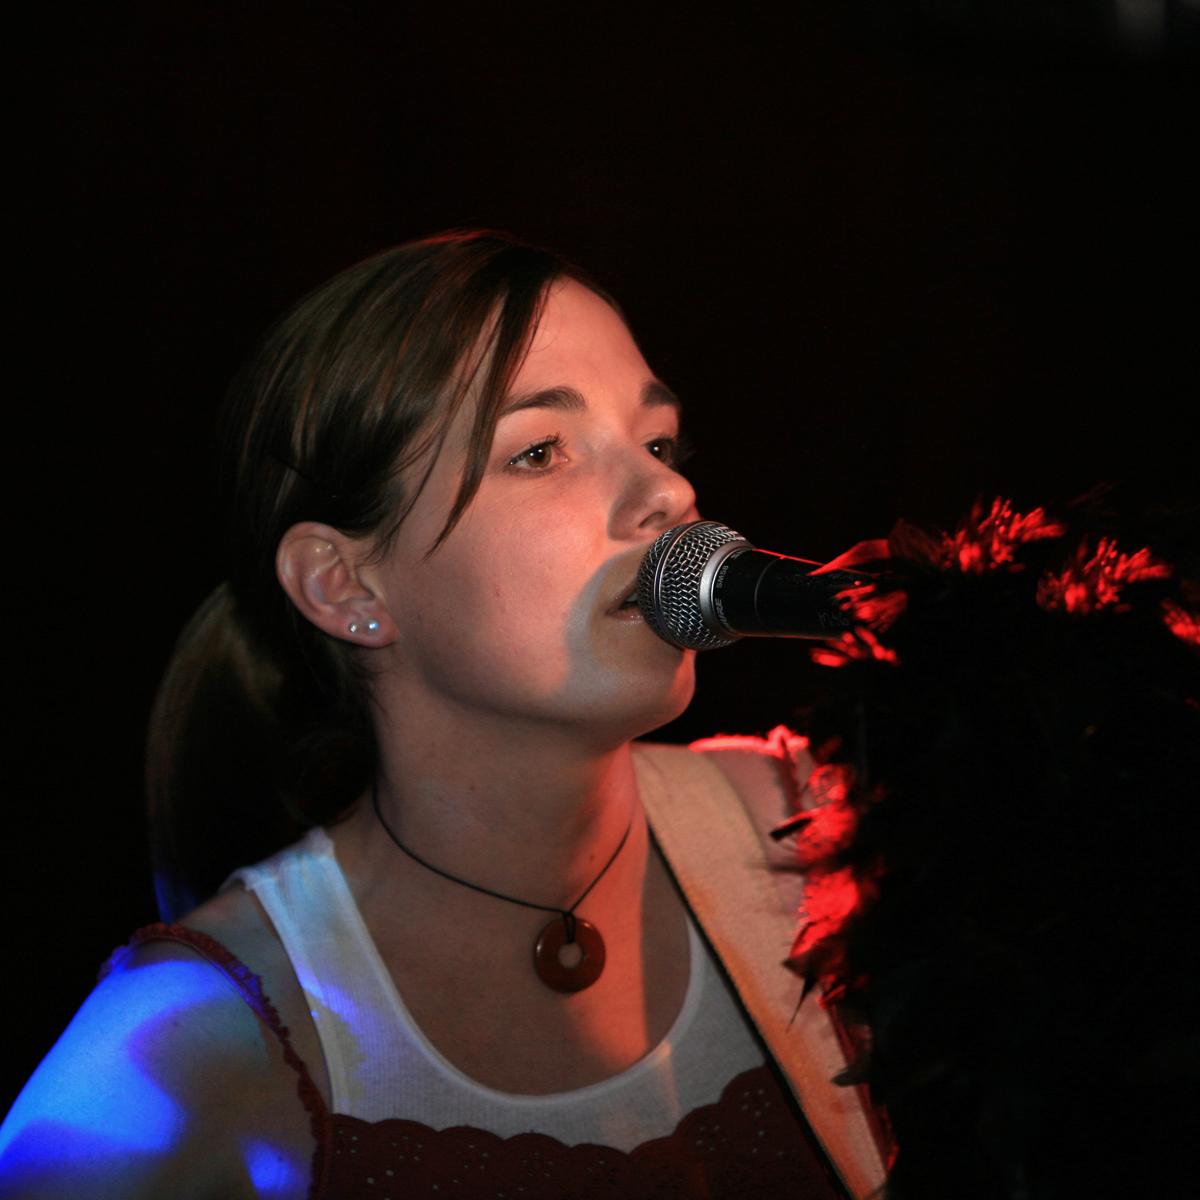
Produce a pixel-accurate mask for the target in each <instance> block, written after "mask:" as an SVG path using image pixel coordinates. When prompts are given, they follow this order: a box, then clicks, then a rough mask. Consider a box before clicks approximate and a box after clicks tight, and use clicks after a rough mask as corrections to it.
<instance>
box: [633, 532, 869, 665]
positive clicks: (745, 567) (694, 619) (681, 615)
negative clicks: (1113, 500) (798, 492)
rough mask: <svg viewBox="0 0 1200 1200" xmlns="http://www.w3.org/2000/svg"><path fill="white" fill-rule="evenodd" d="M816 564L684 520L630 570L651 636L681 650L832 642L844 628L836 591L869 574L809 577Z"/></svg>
mask: <svg viewBox="0 0 1200 1200" xmlns="http://www.w3.org/2000/svg"><path fill="white" fill-rule="evenodd" d="M820 565H821V564H820V563H815V562H810V561H808V560H807V559H803V558H789V557H788V556H787V555H786V554H773V553H772V552H771V551H770V550H757V549H755V547H754V546H752V545H751V544H750V543H749V542H748V541H746V539H745V538H744V537H742V535H741V534H740V533H735V532H734V531H733V530H732V529H730V528H729V527H728V526H727V525H722V524H721V523H720V522H719V521H692V522H691V523H690V524H688V525H676V526H675V528H674V529H668V530H667V532H666V533H664V534H662V535H661V536H659V538H658V539H657V540H656V541H655V542H654V544H653V545H652V546H651V547H650V549H649V551H648V552H647V554H646V557H645V558H644V559H643V560H642V565H641V567H640V568H639V569H638V579H637V600H638V607H639V608H640V609H641V610H642V616H643V617H644V618H645V620H646V624H647V625H649V626H650V628H651V629H653V630H654V632H655V633H657V634H658V636H659V637H661V638H663V639H664V640H665V641H668V642H670V643H672V645H675V646H679V647H681V648H682V649H684V650H715V649H716V648H717V647H719V646H729V645H731V644H732V643H733V642H736V641H738V640H739V639H740V638H743V637H799V638H828V637H835V636H836V635H837V634H839V633H841V632H843V631H844V630H846V629H849V628H850V626H851V623H852V622H851V620H850V618H849V617H848V616H847V615H846V613H845V612H843V611H842V605H841V601H839V600H838V598H837V597H838V593H839V592H844V591H847V590H848V589H850V588H854V587H862V586H864V585H866V584H867V583H869V582H871V576H870V575H864V574H862V573H861V572H858V571H829V572H827V573H825V574H822V575H814V574H813V573H812V572H813V569H814V568H816V567H818V566H820Z"/></svg>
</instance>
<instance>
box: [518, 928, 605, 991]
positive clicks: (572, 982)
mask: <svg viewBox="0 0 1200 1200" xmlns="http://www.w3.org/2000/svg"><path fill="white" fill-rule="evenodd" d="M573 924H574V926H575V940H574V941H573V942H568V941H567V925H566V922H565V921H564V920H563V919H562V917H555V918H554V920H553V921H551V922H550V924H549V925H547V926H546V927H545V929H543V930H542V932H541V933H540V934H538V940H537V945H536V946H535V947H534V950H533V969H534V970H535V971H536V972H537V975H538V978H539V979H540V980H541V981H542V982H543V983H544V984H545V985H546V986H547V987H548V988H553V989H554V991H556V992H582V991H583V989H584V988H589V987H591V986H592V984H593V983H595V982H596V980H597V979H599V978H600V972H601V971H603V970H604V939H603V938H602V937H601V936H600V931H599V930H598V929H597V928H596V927H595V925H591V924H589V923H588V922H587V921H584V920H582V919H580V918H579V917H576V918H575V920H574V922H573Z"/></svg>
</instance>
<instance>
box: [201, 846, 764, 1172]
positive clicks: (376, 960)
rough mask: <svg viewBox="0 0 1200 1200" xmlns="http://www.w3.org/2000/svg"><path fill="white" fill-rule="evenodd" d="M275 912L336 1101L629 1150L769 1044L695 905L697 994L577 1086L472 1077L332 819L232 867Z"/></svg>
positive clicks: (355, 1111) (378, 1116)
mask: <svg viewBox="0 0 1200 1200" xmlns="http://www.w3.org/2000/svg"><path fill="white" fill-rule="evenodd" d="M235 880H240V881H241V882H242V883H243V884H244V885H245V887H246V889H247V890H248V891H251V892H253V893H254V894H255V896H257V897H258V900H259V902H260V903H261V904H262V906H263V908H264V909H265V910H266V912H267V915H268V916H269V917H270V918H271V920H272V922H273V923H274V925H275V928H276V930H277V931H278V933H279V937H280V939H281V940H282V942H283V947H284V949H285V950H286V951H287V955H288V958H289V959H291V963H292V967H293V968H294V969H295V972H296V976H297V978H298V979H299V981H300V986H301V988H303V990H304V995H305V997H306V998H307V1000H308V1007H309V1011H310V1012H311V1013H312V1018H313V1021H314V1022H315V1024H316V1027H317V1034H318V1035H319V1037H320V1039H321V1049H322V1051H323V1052H324V1055H325V1066H326V1068H327V1070H328V1072H329V1084H330V1089H331V1091H332V1100H333V1111H334V1112H335V1113H343V1114H345V1115H347V1116H353V1117H359V1118H361V1119H362V1120H364V1121H382V1120H386V1119H387V1118H390V1117H402V1118H405V1119H407V1120H410V1121H419V1122H420V1123H421V1124H423V1125H428V1126H429V1127H431V1128H433V1129H450V1128H452V1127H454V1126H456V1125H466V1126H470V1127H472V1128H475V1129H485V1130H488V1131H489V1132H491V1133H494V1134H497V1135H498V1136H499V1137H503V1138H508V1137H513V1136H515V1135H516V1134H519V1133H543V1134H547V1135H549V1136H550V1137H554V1138H557V1139H558V1140H559V1141H560V1142H563V1143H565V1144H566V1145H568V1146H575V1145H579V1144H581V1143H585V1142H587V1143H592V1144H595V1145H601V1146H612V1147H614V1148H615V1149H618V1150H623V1151H629V1150H632V1149H633V1148H634V1147H635V1146H639V1145H641V1143H643V1142H646V1141H650V1140H651V1139H653V1138H660V1137H666V1136H667V1135H669V1134H670V1133H671V1132H672V1131H673V1130H674V1129H675V1126H676V1125H678V1124H679V1121H680V1119H681V1118H682V1117H684V1116H685V1115H686V1114H687V1113H689V1112H691V1111H692V1109H694V1108H699V1107H701V1106H702V1105H706V1104H714V1103H715V1102H716V1101H717V1100H719V1099H720V1097H721V1092H722V1091H723V1090H724V1088H725V1086H726V1085H727V1084H728V1083H729V1081H730V1080H731V1079H733V1078H735V1077H736V1076H738V1075H740V1074H741V1073H742V1072H743V1071H748V1070H750V1069H751V1068H752V1067H757V1066H760V1065H761V1064H762V1062H763V1055H762V1052H761V1051H760V1049H759V1047H758V1043H757V1041H756V1040H755V1038H754V1036H753V1035H752V1034H751V1032H750V1030H749V1028H748V1027H747V1024H746V1021H745V1019H744V1018H743V1016H742V1014H741V1012H740V1010H739V1009H738V1007H737V1005H736V1003H735V1002H734V1000H733V997H732V996H731V995H730V993H729V990H728V985H727V984H726V983H725V981H724V979H723V977H722V976H721V973H720V972H719V971H718V970H717V968H716V966H715V964H714V963H713V962H712V960H711V958H710V957H709V954H708V951H707V949H706V948H705V946H704V943H703V942H702V941H701V939H700V936H699V935H698V934H697V932H696V930H695V928H694V926H693V925H692V922H691V919H690V917H689V919H688V946H689V953H690V959H691V966H690V971H689V982H688V989H687V995H686V997H685V998H684V1002H683V1007H682V1008H681V1009H680V1012H679V1016H678V1017H677V1018H676V1019H675V1023H674V1025H672V1026H671V1029H670V1031H669V1032H668V1033H667V1036H666V1037H665V1038H663V1040H662V1041H661V1042H660V1043H659V1044H658V1045H657V1046H656V1047H655V1048H654V1049H653V1050H651V1051H650V1053H649V1054H647V1055H646V1056H645V1057H644V1058H642V1059H640V1060H639V1061H638V1062H636V1063H634V1064H633V1066H631V1067H629V1068H628V1069H627V1070H625V1071H622V1072H621V1073H620V1074H619V1075H615V1076H613V1077H612V1078H611V1079H606V1080H603V1081H602V1082H600V1083H594V1084H591V1085H590V1086H588V1087H584V1088H579V1089H577V1090H575V1091H570V1092H556V1093H553V1094H551V1095H541V1096H524V1095H512V1094H509V1093H507V1092H499V1091H496V1090H495V1089H493V1088H489V1087H484V1086H483V1085H482V1084H479V1083H476V1082H475V1081H474V1080H472V1079H469V1078H468V1077H467V1076H466V1075H464V1074H463V1073H462V1072H461V1071H460V1070H458V1068H457V1067H455V1066H454V1065H453V1064H451V1063H450V1062H449V1061H448V1060H447V1059H446V1058H444V1057H443V1056H442V1054H440V1053H439V1052H438V1050H437V1049H436V1048H435V1047H434V1046H433V1045H432V1043H430V1041H429V1040H428V1038H426V1037H425V1035H424V1034H423V1033H422V1032H421V1030H420V1029H419V1028H418V1027H417V1025H416V1022H415V1021H413V1019H412V1017H411V1016H410V1015H409V1012H408V1009H407V1008H406V1007H405V1005H404V1001H403V1000H402V999H401V997H400V994H399V992H398V991H397V990H396V986H395V984H394V983H393V981H392V977H391V975H390V974H389V973H388V970H387V968H386V967H385V966H384V964H383V960H382V959H381V958H380V956H379V952H378V950H376V948H375V943H374V942H373V941H372V940H371V935H370V934H369V933H368V932H367V927H366V924H365V923H364V922H363V919H362V915H361V914H360V913H359V911H358V906H357V905H356V904H355V902H354V897H353V896H352V895H351V893H350V888H349V887H348V885H347V883H346V878H345V876H344V875H343V874H342V870H341V867H340V866H339V865H338V861H337V856H336V855H335V853H334V847H333V843H332V842H331V841H330V840H329V838H328V837H327V836H326V834H325V831H324V830H322V829H314V830H312V831H311V832H310V833H309V834H308V836H307V837H305V838H304V839H303V840H302V841H299V842H297V843H296V844H295V845H293V846H289V847H288V848H287V849H285V850H281V851H280V852H279V853H278V854H276V855H274V856H273V857H272V858H268V859H266V860H265V861H263V862H261V863H259V864H258V865H257V866H253V867H243V868H242V869H241V870H239V871H235V872H234V873H233V874H232V875H231V876H230V877H229V879H228V880H227V881H226V883H225V885H224V886H225V887H226V888H227V887H229V886H230V885H231V884H232V883H233V882H234V881H235Z"/></svg>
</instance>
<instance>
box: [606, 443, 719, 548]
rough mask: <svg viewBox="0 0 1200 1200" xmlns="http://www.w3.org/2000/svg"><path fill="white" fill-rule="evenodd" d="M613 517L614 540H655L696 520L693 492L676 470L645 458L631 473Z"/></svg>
mask: <svg viewBox="0 0 1200 1200" xmlns="http://www.w3.org/2000/svg"><path fill="white" fill-rule="evenodd" d="M642 453H643V455H644V454H645V451H642ZM614 516H615V525H616V528H614V530H613V533H614V536H616V537H617V538H620V539H626V538H636V537H638V536H639V535H641V536H645V535H646V534H647V533H651V534H653V535H654V536H655V537H657V536H658V535H659V534H660V533H662V532H663V530H665V529H670V528H672V526H675V525H680V524H682V523H683V522H684V521H695V520H697V519H698V516H699V514H698V513H697V512H696V492H695V490H694V489H693V487H692V485H691V484H690V483H689V482H688V481H687V480H686V479H684V477H683V476H682V475H680V474H679V472H678V471H673V470H672V469H671V468H670V467H669V466H668V465H667V464H666V463H665V462H661V461H659V460H658V459H655V458H651V457H649V456H648V455H647V456H646V458H645V459H643V460H642V462H641V463H639V464H638V468H637V469H635V470H634V471H633V472H632V473H631V478H630V479H629V481H628V483H627V486H626V488H625V492H624V495H623V496H622V497H621V500H620V502H619V504H618V506H617V511H616V513H615V514H614Z"/></svg>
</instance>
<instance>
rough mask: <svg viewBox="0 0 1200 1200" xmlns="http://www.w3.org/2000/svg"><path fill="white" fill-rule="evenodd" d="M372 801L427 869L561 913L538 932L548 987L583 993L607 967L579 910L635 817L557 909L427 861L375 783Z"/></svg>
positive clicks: (537, 961)
mask: <svg viewBox="0 0 1200 1200" xmlns="http://www.w3.org/2000/svg"><path fill="white" fill-rule="evenodd" d="M371 804H372V805H373V806H374V808H375V815H376V816H377V817H378V818H379V823H380V825H382V826H383V828H384V832H385V833H386V834H387V835H388V837H390V838H391V839H392V841H393V842H395V843H396V845H397V846H398V847H399V848H400V849H401V850H403V851H404V853H405V854H407V855H408V857H409V858H411V859H412V860H413V862H415V863H419V864H420V865H421V866H422V867H424V868H425V869H426V870H427V871H432V872H433V873H434V874H435V875H440V876H441V877H442V878H443V879H448V880H450V882H451V883H461V884H462V886H463V887H468V888H470V889H471V890H472V891H474V892H482V893H483V894H484V895H485V896H494V897H495V898H496V899H497V900H507V901H508V903H509V904H519V905H521V907H522V908H537V909H540V910H541V911H542V912H552V913H557V914H558V915H559V916H560V917H561V918H562V921H561V922H559V921H551V922H550V923H549V924H548V925H546V926H545V927H544V928H543V929H542V931H541V932H540V933H539V934H538V939H537V942H536V943H535V944H534V947H533V969H534V970H535V971H536V972H537V977H538V978H539V979H540V980H541V981H542V982H543V983H544V984H545V985H546V986H547V987H548V988H552V989H553V990H554V991H556V992H582V991H583V989H584V988H588V987H591V986H592V984H593V983H595V982H596V980H597V979H599V978H600V972H601V971H603V970H604V958H605V950H604V939H603V938H602V937H601V936H600V931H599V930H598V929H597V928H596V927H595V925H593V924H592V923H591V922H590V921H585V920H584V919H583V918H582V917H577V916H576V915H575V910H576V909H577V908H578V907H579V906H580V905H581V904H582V903H583V902H584V901H585V900H586V899H587V897H588V893H589V892H591V890H592V888H594V887H595V886H596V884H598V883H599V882H600V880H601V879H603V878H604V874H605V872H606V871H607V870H608V868H609V867H611V866H612V865H613V863H615V862H616V861H617V855H619V854H620V853H621V851H622V850H624V849H625V842H626V841H627V840H628V838H629V831H630V830H631V829H632V828H633V818H632V817H630V818H629V824H628V825H627V826H626V827H625V832H624V834H623V835H622V837H621V841H620V842H619V843H618V845H617V848H616V849H615V850H614V851H613V852H612V857H611V858H610V859H609V860H608V862H606V863H605V864H604V866H603V867H601V868H600V874H599V875H597V876H596V878H595V879H593V880H592V882H591V883H589V884H588V885H587V887H586V888H584V890H583V895H582V896H580V897H579V899H578V900H576V901H575V903H574V904H572V905H571V907H570V908H556V907H555V906H554V905H553V904H534V903H533V902H532V901H530V900H518V899H517V898H516V897H515V896H505V895H504V894H503V893H501V892H493V891H492V889H491V888H485V887H480V886H479V884H477V883H468V882H467V881H466V880H465V879H459V878H458V876H457V875H451V874H450V872H449V871H443V870H442V869H441V867H435V866H434V865H433V863H430V862H426V861H425V860H424V859H423V858H422V857H421V856H420V855H419V854H414V853H413V852H412V851H411V850H410V849H409V848H408V847H407V846H406V845H405V844H404V843H403V842H402V841H401V840H400V839H399V838H398V837H397V836H396V835H395V833H393V832H392V828H391V826H390V825H389V824H388V823H387V822H386V821H385V820H384V819H383V813H382V812H381V811H380V808H379V790H378V788H377V787H376V785H375V784H374V783H372V784H371Z"/></svg>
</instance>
